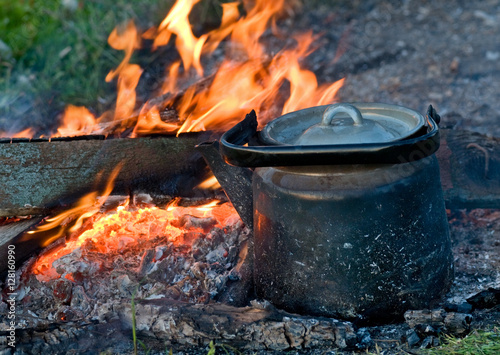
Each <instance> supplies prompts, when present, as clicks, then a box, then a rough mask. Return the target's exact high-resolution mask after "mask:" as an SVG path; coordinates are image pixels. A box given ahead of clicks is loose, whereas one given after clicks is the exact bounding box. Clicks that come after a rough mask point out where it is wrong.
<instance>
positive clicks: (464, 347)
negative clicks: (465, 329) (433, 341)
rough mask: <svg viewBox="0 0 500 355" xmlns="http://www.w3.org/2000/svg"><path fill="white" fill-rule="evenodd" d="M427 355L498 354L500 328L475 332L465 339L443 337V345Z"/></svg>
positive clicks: (499, 350)
mask: <svg viewBox="0 0 500 355" xmlns="http://www.w3.org/2000/svg"><path fill="white" fill-rule="evenodd" d="M423 354H427V355H496V354H500V328H497V327H495V328H493V329H490V330H475V331H473V332H472V333H470V334H469V335H467V336H466V337H465V338H454V337H445V338H444V344H443V345H441V346H439V347H437V348H433V349H429V350H426V351H425V352H423Z"/></svg>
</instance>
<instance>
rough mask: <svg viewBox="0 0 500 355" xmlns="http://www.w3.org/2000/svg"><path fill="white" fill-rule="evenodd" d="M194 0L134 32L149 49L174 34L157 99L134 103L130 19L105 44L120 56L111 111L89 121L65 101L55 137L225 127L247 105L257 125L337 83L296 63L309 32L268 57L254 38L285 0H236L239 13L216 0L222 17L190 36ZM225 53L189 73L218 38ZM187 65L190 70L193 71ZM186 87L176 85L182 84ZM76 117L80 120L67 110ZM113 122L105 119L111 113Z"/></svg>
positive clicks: (331, 96)
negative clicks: (172, 56) (172, 54)
mask: <svg viewBox="0 0 500 355" xmlns="http://www.w3.org/2000/svg"><path fill="white" fill-rule="evenodd" d="M199 1H200V0H177V1H176V2H175V4H174V6H173V7H172V9H171V10H170V12H169V13H168V15H167V16H166V17H165V19H164V20H163V21H162V22H161V24H160V25H159V26H158V28H151V29H149V30H148V31H146V32H145V33H144V34H142V37H143V38H147V39H151V40H153V50H155V49H157V48H158V47H160V46H165V45H167V44H168V43H169V42H171V39H174V38H175V47H176V49H177V51H178V53H179V56H180V60H178V61H175V62H173V63H172V64H170V65H169V66H168V67H167V68H166V75H167V77H166V78H165V79H164V80H163V84H162V87H161V92H159V93H157V94H159V95H165V99H164V100H163V102H160V103H158V102H159V101H161V100H159V98H161V97H157V98H155V103H154V104H153V103H152V102H151V101H150V102H146V103H145V104H144V105H143V106H142V107H137V106H138V103H137V97H136V91H135V89H136V87H137V85H138V82H139V79H140V77H141V74H142V69H141V68H140V67H139V66H138V65H137V64H132V63H131V59H132V55H133V52H134V51H135V50H136V49H138V48H140V46H141V35H140V34H139V32H138V30H137V28H136V27H135V25H134V23H133V22H132V21H131V22H129V23H128V25H127V26H126V27H125V29H123V30H122V31H119V30H118V29H115V30H114V31H113V32H112V33H111V34H110V36H109V39H108V42H109V44H110V45H111V46H112V47H113V48H115V49H117V50H122V51H124V53H125V56H124V58H123V60H122V62H121V63H120V65H119V66H118V67H117V68H116V69H115V70H112V71H111V72H110V73H109V74H108V75H107V77H106V81H111V80H113V79H115V78H117V79H118V80H117V86H118V88H117V89H118V94H117V101H116V108H115V110H114V112H107V113H104V114H103V115H102V116H101V117H99V118H98V119H95V118H94V117H93V116H92V115H91V114H90V112H89V111H88V110H85V109H83V108H79V109H78V110H77V109H76V108H75V107H73V106H70V107H68V108H67V110H66V111H65V114H64V119H63V124H62V126H61V127H60V128H59V129H58V133H57V134H56V135H65V134H72V135H73V134H91V133H109V132H115V131H116V130H118V131H119V132H120V131H121V132H123V131H124V130H126V129H130V130H131V131H132V128H134V127H135V128H134V129H133V131H132V133H131V136H132V137H137V136H140V135H144V134H149V133H164V132H177V134H180V133H183V132H190V131H202V130H208V129H212V130H225V129H228V128H230V127H231V126H232V125H234V124H235V123H236V122H238V121H239V120H241V118H242V117H244V115H245V114H246V113H248V112H249V111H250V110H252V109H255V110H256V112H257V113H258V116H259V123H260V125H263V124H265V123H267V122H268V121H269V120H271V119H272V118H274V117H277V116H278V115H280V114H283V113H287V112H290V111H295V110H299V109H302V108H306V107H311V106H317V105H323V104H328V103H332V102H334V100H335V97H336V94H337V91H338V90H339V89H340V87H341V86H342V84H343V80H339V81H337V82H335V83H332V84H329V85H326V84H325V85H318V81H317V79H316V76H315V75H314V73H313V72H311V71H309V70H307V69H304V68H303V67H301V65H300V63H301V61H302V60H303V59H304V58H305V57H306V56H307V55H309V54H310V53H311V52H312V46H313V45H314V42H315V41H316V39H317V38H316V37H315V36H314V35H313V34H312V33H310V32H309V33H305V34H302V35H299V36H296V37H295V40H296V45H295V47H293V48H290V47H288V48H284V49H282V50H280V51H279V52H278V53H277V54H276V55H275V56H274V57H271V56H269V55H268V54H267V51H266V46H265V45H264V44H263V43H262V41H260V39H261V37H262V35H263V34H264V33H265V32H266V30H267V28H269V27H272V29H273V32H274V33H275V34H278V33H277V32H278V29H277V26H276V21H277V19H278V17H279V16H281V15H282V14H283V13H286V12H287V10H288V8H287V7H289V6H290V5H289V3H288V2H286V1H285V0H276V1H267V0H242V2H243V6H244V8H245V13H246V15H244V16H242V15H241V14H240V11H239V5H240V3H241V2H231V3H225V4H222V9H223V15H222V19H221V24H220V26H219V28H217V29H214V30H212V31H209V32H208V33H205V34H203V35H201V36H200V37H197V36H195V35H194V33H193V31H192V29H191V24H190V23H189V15H190V13H191V12H192V10H193V7H194V6H195V5H196V4H197V3H198V2H199ZM226 39H228V42H227V44H226V54H227V57H226V58H225V59H224V60H223V61H222V63H220V65H219V66H218V68H217V71H216V72H215V73H213V74H211V75H210V76H208V77H206V78H205V81H206V83H205V82H204V83H203V85H197V84H198V83H197V82H196V77H195V76H196V75H197V76H198V77H202V76H203V75H204V74H205V69H204V68H203V65H202V59H203V58H204V56H207V55H210V54H211V53H213V51H214V50H215V49H216V48H217V47H218V46H219V45H220V43H221V42H222V41H224V40H226ZM191 68H194V69H195V72H196V74H194V75H193V71H192V70H191ZM193 82H195V84H194V85H192V86H190V87H188V88H187V89H183V87H184V86H185V85H186V84H187V83H193ZM165 107H167V108H170V109H172V111H175V112H177V115H178V121H177V122H175V121H174V122H170V121H169V122H165V121H164V120H163V119H162V117H161V114H160V113H161V112H162V111H163V110H164V109H165ZM77 115H80V116H81V117H80V121H77V123H70V120H75V116H77ZM111 116H112V119H114V122H108V121H109V119H110V118H111Z"/></svg>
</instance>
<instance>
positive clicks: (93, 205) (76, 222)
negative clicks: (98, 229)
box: [20, 165, 122, 247]
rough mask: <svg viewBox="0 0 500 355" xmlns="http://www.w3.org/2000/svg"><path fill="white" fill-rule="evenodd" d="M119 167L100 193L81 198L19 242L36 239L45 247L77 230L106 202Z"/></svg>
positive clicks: (119, 168) (28, 233) (112, 173)
mask: <svg viewBox="0 0 500 355" xmlns="http://www.w3.org/2000/svg"><path fill="white" fill-rule="evenodd" d="M121 167H122V166H121V165H118V166H117V167H115V169H113V171H112V172H111V174H110V178H109V180H108V182H107V184H106V187H105V188H104V191H103V192H102V193H99V192H97V191H93V192H91V193H89V194H87V195H85V196H83V197H81V198H80V199H79V200H78V201H77V202H76V203H75V206H74V207H72V208H70V209H68V210H66V211H64V212H62V213H60V214H58V215H57V216H55V217H52V218H49V219H47V220H45V223H44V224H43V225H41V226H38V227H37V228H36V229H35V230H33V231H29V232H27V234H26V235H24V236H23V237H22V238H21V239H20V240H21V241H25V240H29V239H34V238H37V239H39V240H40V241H42V243H41V245H40V246H42V247H46V246H48V245H49V244H50V243H52V242H53V241H55V240H57V239H59V238H60V237H62V236H63V235H65V234H66V233H68V232H74V231H76V230H78V229H79V228H80V227H81V226H82V225H83V222H84V221H85V220H86V219H87V218H89V217H92V216H93V215H95V214H96V213H98V212H99V211H100V208H101V206H102V205H103V204H104V202H106V199H107V198H108V196H109V195H110V194H111V191H113V185H114V181H115V179H116V177H117V176H118V173H119V172H120V170H121Z"/></svg>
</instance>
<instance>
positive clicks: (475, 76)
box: [288, 0, 500, 136]
mask: <svg viewBox="0 0 500 355" xmlns="http://www.w3.org/2000/svg"><path fill="white" fill-rule="evenodd" d="M335 3H336V4H335V5H319V6H318V5H315V6H314V7H312V6H309V7H307V6H306V8H307V11H304V13H303V15H298V16H297V17H296V18H294V19H290V20H288V21H289V22H291V23H293V26H294V27H295V28H303V29H309V28H311V29H313V31H314V32H315V33H323V35H322V37H321V38H320V39H319V40H318V47H319V48H318V50H317V51H316V52H314V53H313V54H312V55H311V56H310V57H309V63H310V65H311V67H312V69H313V70H314V72H315V73H316V74H317V76H318V78H319V79H320V80H325V81H332V80H335V79H339V78H342V77H345V78H346V82H345V85H344V87H343V88H342V89H341V91H340V98H341V100H342V101H347V102H363V101H364V102H385V103H392V104H400V105H403V106H407V107H409V108H413V109H415V110H418V111H420V112H424V111H425V110H426V108H427V106H428V105H429V104H432V105H433V106H434V107H435V108H436V109H437V111H438V113H439V114H441V116H443V125H444V126H446V127H457V128H463V129H468V130H473V131H477V132H480V133H483V134H489V135H493V136H500V125H498V123H499V117H500V80H499V78H500V42H499V41H498V38H499V34H500V2H499V1H496V0H486V1H464V0H452V1H425V0H413V1H412V0H404V1H376V0H368V1H353V2H350V4H349V5H348V4H346V3H347V2H345V1H342V2H335Z"/></svg>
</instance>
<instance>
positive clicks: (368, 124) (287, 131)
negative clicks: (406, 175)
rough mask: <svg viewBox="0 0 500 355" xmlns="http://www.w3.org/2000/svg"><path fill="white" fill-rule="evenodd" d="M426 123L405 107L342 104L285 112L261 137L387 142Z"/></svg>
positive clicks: (287, 142) (279, 141)
mask: <svg viewBox="0 0 500 355" xmlns="http://www.w3.org/2000/svg"><path fill="white" fill-rule="evenodd" d="M424 124H425V120H424V117H423V116H422V115H421V114H419V113H417V112H415V111H413V110H410V109H407V108H405V107H401V106H395V105H386V104H374V103H363V104H346V103H341V104H334V105H330V106H318V107H312V108H309V109H305V110H300V111H296V112H291V113H289V114H286V115H283V116H281V117H279V118H277V119H276V120H274V121H272V122H270V123H269V124H268V125H266V126H265V127H264V129H263V130H262V132H261V138H262V140H263V141H264V142H266V143H268V144H274V145H283V144H284V145H337V144H364V143H366V144H368V143H387V142H394V141H399V140H402V139H404V138H407V137H409V136H411V135H413V134H414V133H416V132H417V131H418V130H419V129H420V128H421V127H422V126H423V125H424Z"/></svg>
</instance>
